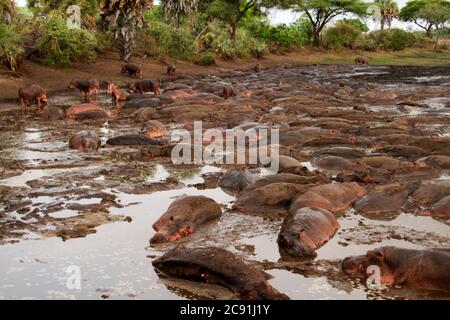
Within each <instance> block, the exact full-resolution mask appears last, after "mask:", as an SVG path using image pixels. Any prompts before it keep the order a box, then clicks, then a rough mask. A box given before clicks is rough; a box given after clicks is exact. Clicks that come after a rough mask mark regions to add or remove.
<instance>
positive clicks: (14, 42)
mask: <svg viewBox="0 0 450 320" xmlns="http://www.w3.org/2000/svg"><path fill="white" fill-rule="evenodd" d="M22 41H23V37H22V34H21V32H19V30H17V28H16V27H15V26H11V25H6V24H3V23H0V63H1V64H3V65H5V66H6V67H8V68H9V69H11V70H13V71H16V70H17V68H18V66H19V63H20V61H21V59H22V55H23V53H24V48H23V47H22Z"/></svg>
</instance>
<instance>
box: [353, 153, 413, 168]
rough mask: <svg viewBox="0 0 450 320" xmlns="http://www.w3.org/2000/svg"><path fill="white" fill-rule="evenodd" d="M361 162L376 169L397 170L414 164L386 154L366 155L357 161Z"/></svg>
mask: <svg viewBox="0 0 450 320" xmlns="http://www.w3.org/2000/svg"><path fill="white" fill-rule="evenodd" d="M357 163H359V164H363V165H366V166H369V167H372V168H375V169H383V170H390V171H392V170H397V169H399V168H407V167H412V166H413V164H412V163H410V162H407V161H399V160H397V159H394V158H390V157H385V156H373V157H364V158H361V159H359V160H358V161H357Z"/></svg>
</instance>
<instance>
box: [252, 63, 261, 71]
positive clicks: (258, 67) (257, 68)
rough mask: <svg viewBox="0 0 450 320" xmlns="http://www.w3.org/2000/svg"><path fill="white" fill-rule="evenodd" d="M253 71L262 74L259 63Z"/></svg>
mask: <svg viewBox="0 0 450 320" xmlns="http://www.w3.org/2000/svg"><path fill="white" fill-rule="evenodd" d="M253 70H254V71H255V72H256V73H260V72H261V66H260V65H259V63H258V64H257V65H256V66H255V67H254V68H253Z"/></svg>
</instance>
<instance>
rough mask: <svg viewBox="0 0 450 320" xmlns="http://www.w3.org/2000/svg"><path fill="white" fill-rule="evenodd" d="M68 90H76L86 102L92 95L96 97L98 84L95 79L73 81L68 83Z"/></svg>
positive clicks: (98, 89) (98, 88)
mask: <svg viewBox="0 0 450 320" xmlns="http://www.w3.org/2000/svg"><path fill="white" fill-rule="evenodd" d="M69 89H77V90H78V91H80V93H81V95H82V96H84V98H85V100H86V101H87V100H88V99H89V96H91V95H92V94H95V95H96V96H97V95H98V93H99V91H100V84H99V82H98V81H97V80H96V79H77V80H76V79H74V80H72V81H71V82H70V84H69Z"/></svg>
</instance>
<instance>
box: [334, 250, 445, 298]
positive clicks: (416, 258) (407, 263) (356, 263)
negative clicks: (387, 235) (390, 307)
mask: <svg viewBox="0 0 450 320" xmlns="http://www.w3.org/2000/svg"><path fill="white" fill-rule="evenodd" d="M369 266H378V267H379V268H380V269H381V270H380V271H381V279H380V280H381V283H382V284H385V285H391V286H407V287H412V288H416V289H425V290H437V291H446V292H450V276H449V275H450V249H427V250H411V249H401V248H396V247H382V248H379V249H375V250H370V251H367V254H365V255H362V256H355V257H348V258H345V259H344V260H343V261H342V270H343V271H344V272H345V273H346V274H348V275H350V276H352V277H357V278H363V279H364V278H367V277H368V276H369V275H368V274H367V269H368V267H369Z"/></svg>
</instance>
